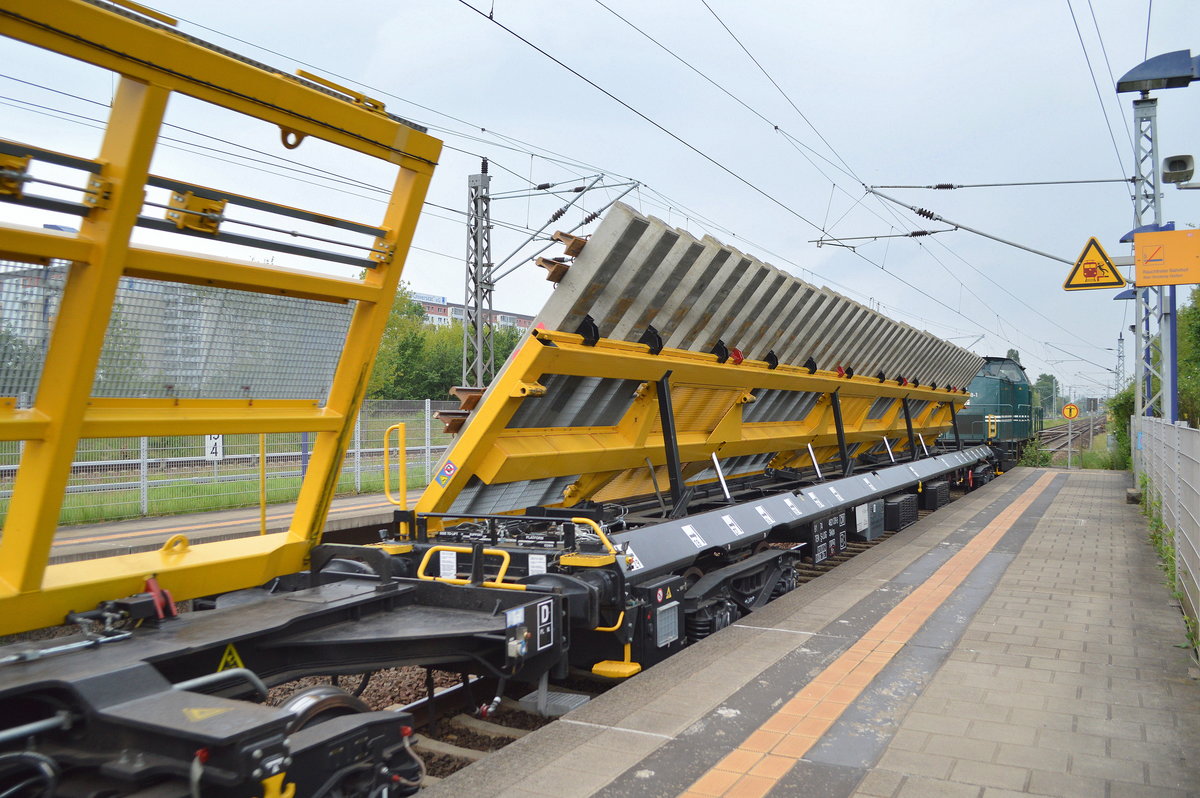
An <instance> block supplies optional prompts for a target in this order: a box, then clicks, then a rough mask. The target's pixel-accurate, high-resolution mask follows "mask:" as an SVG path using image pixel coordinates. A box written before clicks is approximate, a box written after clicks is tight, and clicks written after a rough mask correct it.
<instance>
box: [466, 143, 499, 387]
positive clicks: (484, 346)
mask: <svg viewBox="0 0 1200 798" xmlns="http://www.w3.org/2000/svg"><path fill="white" fill-rule="evenodd" d="M487 171H488V162H487V159H486V158H484V159H483V165H482V167H481V168H480V174H477V175H470V176H469V177H467V270H466V271H467V278H466V291H465V296H464V297H463V361H462V366H463V368H462V380H463V385H464V386H470V387H476V388H485V387H487V384H488V383H489V382H491V380H492V377H493V376H494V373H495V368H496V366H495V360H496V359H495V353H496V348H495V341H494V338H493V336H492V291H493V289H494V288H495V281H494V279H493V275H492V270H493V263H492V198H491V192H490V189H491V183H492V177H491V175H489V174H488V173H487Z"/></svg>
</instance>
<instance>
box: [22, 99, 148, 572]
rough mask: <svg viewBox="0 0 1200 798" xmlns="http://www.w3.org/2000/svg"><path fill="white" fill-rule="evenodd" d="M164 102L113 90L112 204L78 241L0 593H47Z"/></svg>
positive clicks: (109, 139) (108, 145) (105, 148)
mask: <svg viewBox="0 0 1200 798" xmlns="http://www.w3.org/2000/svg"><path fill="white" fill-rule="evenodd" d="M167 96H168V93H167V92H166V91H165V90H164V89H161V88H158V87H156V86H148V85H146V84H145V83H140V82H138V81H135V80H130V79H129V78H122V79H121V82H120V84H119V85H118V87H117V95H116V97H115V98H114V100H113V104H112V112H111V116H110V121H109V125H108V129H107V131H106V134H105V137H104V144H103V145H102V147H101V152H100V157H101V160H102V161H104V162H105V163H106V164H107V165H108V166H107V168H106V169H105V172H104V179H105V180H106V181H108V183H109V185H110V190H109V196H108V198H107V201H106V202H105V203H104V206H105V207H96V208H94V209H93V211H92V213H91V214H90V215H89V216H88V217H87V218H86V219H85V220H84V222H83V228H82V230H81V234H82V237H83V238H85V239H90V240H91V241H93V242H95V243H94V245H93V249H92V253H91V256H90V258H89V261H88V263H87V264H86V265H80V264H76V265H75V266H73V267H72V268H71V269H70V271H69V272H68V274H67V279H66V284H65V286H64V288H63V295H62V300H61V302H60V303H59V310H58V314H57V318H56V319H55V324H54V333H53V335H52V336H51V339H50V347H49V351H48V352H47V355H46V361H45V365H44V367H43V371H42V380H41V383H40V385H39V388H38V393H37V397H36V399H35V402H34V405H35V407H36V408H37V409H38V411H39V412H41V413H44V414H45V416H46V417H47V419H48V423H47V426H46V428H45V432H44V435H43V436H42V437H41V438H39V439H36V440H31V441H29V442H28V444H27V445H26V447H25V452H24V454H23V455H22V457H21V467H20V469H19V470H18V471H17V477H16V480H15V482H14V484H13V497H12V500H11V502H10V504H9V508H8V518H7V520H6V522H5V525H4V534H3V537H2V538H0V590H3V589H4V588H7V589H8V590H11V591H17V592H30V591H36V590H37V589H38V588H39V587H40V586H41V582H42V573H43V571H44V570H45V568H46V562H47V561H48V559H49V556H50V544H51V542H52V541H53V539H54V530H55V529H56V528H57V526H58V511H59V505H60V504H61V502H62V496H63V491H64V490H65V488H66V483H67V475H68V473H69V472H70V468H71V460H72V459H73V458H74V455H75V446H76V442H77V441H78V440H79V435H80V433H81V431H82V426H83V413H84V409H85V407H86V403H87V399H88V395H89V393H90V391H91V387H92V380H93V375H94V374H95V370H96V363H97V361H98V360H99V357H100V348H101V345H102V344H103V342H104V333H105V329H106V328H107V326H108V320H109V315H110V313H111V311H112V304H113V298H114V297H115V295H116V291H117V282H118V280H119V279H120V277H121V270H122V267H123V266H124V262H125V254H126V251H127V249H128V243H129V235H130V231H131V230H132V229H133V225H134V222H135V221H136V219H137V215H138V212H139V211H140V210H141V207H142V201H143V195H142V187H143V186H144V185H145V183H146V175H147V174H148V173H149V168H150V158H151V156H152V155H153V154H154V145H155V143H156V141H157V139H158V130H159V127H160V125H161V124H162V117H163V113H164V112H165V111H166V107H167Z"/></svg>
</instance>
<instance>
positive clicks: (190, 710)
mask: <svg viewBox="0 0 1200 798" xmlns="http://www.w3.org/2000/svg"><path fill="white" fill-rule="evenodd" d="M231 709H233V707H186V708H184V710H183V714H184V717H186V718H187V719H188V720H190V721H192V722H193V723H196V722H197V721H201V720H207V719H208V718H212V717H216V716H217V715H220V714H222V713H225V712H229V711H230V710H231Z"/></svg>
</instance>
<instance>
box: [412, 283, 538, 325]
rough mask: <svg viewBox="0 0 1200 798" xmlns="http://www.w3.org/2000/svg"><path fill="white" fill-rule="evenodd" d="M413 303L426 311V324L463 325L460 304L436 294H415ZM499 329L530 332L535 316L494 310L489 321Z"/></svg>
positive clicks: (462, 310) (462, 312)
mask: <svg viewBox="0 0 1200 798" xmlns="http://www.w3.org/2000/svg"><path fill="white" fill-rule="evenodd" d="M412 297H413V301H415V302H416V303H417V304H418V305H420V306H421V307H422V308H424V309H425V323H426V324H433V325H435V326H445V325H448V324H451V323H453V322H456V321H457V322H459V323H460V324H461V323H462V320H463V314H464V312H465V311H464V309H463V306H462V305H461V304H460V303H457V302H447V301H446V297H444V296H436V295H434V294H420V293H416V292H414V293H413V295H412ZM488 321H490V322H491V323H492V324H494V325H496V326H497V327H515V328H516V329H518V330H528V329H529V328H530V327H531V326H532V325H533V316H525V315H523V314H520V313H513V312H511V311H507V310H493V311H492V316H491V318H490V319H488Z"/></svg>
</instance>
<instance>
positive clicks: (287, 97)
mask: <svg viewBox="0 0 1200 798" xmlns="http://www.w3.org/2000/svg"><path fill="white" fill-rule="evenodd" d="M0 19H3V20H4V25H3V29H4V33H5V35H7V36H11V37H12V38H14V39H20V40H22V41H25V42H28V43H29V44H33V45H36V46H38V47H44V48H46V49H48V50H55V51H57V52H60V53H63V54H65V55H68V56H71V57H72V58H77V59H79V60H80V61H86V62H88V63H91V64H95V65H97V66H100V67H103V68H105V69H111V70H112V71H114V72H118V73H122V74H125V75H127V76H129V77H131V78H135V79H137V80H139V81H142V82H143V83H147V84H153V85H156V86H160V87H162V88H165V89H167V90H169V91H177V92H180V93H181V94H187V95H189V96H191V97H195V98H197V99H200V100H204V101H206V102H210V103H213V104H215V105H220V106H223V107H225V108H229V109H231V110H234V111H238V112H240V113H243V114H247V115H249V116H253V117H257V118H259V119H263V120H266V121H268V122H271V123H272V124H275V125H278V126H279V127H280V129H281V130H283V131H294V132H295V133H297V134H301V135H304V136H315V137H317V138H321V139H325V140H326V141H329V142H332V143H334V144H336V145H338V146H341V147H345V148H347V149H352V150H357V151H358V152H362V153H365V154H367V155H370V156H373V157H375V158H380V159H383V160H386V161H390V162H392V163H396V164H400V165H402V166H404V167H405V168H406V169H411V170H414V171H417V172H422V173H424V174H426V175H428V174H431V173H432V172H433V167H434V165H435V164H436V163H437V159H438V156H439V155H440V153H441V142H440V141H438V140H437V139H435V138H433V137H431V136H428V135H426V134H424V133H421V132H420V131H418V130H415V129H413V128H410V127H408V126H405V125H401V124H398V123H397V122H396V121H395V120H394V119H392V118H391V117H389V116H387V115H386V114H383V113H380V112H379V111H378V110H373V109H371V108H368V107H366V106H364V105H361V104H356V103H355V102H353V97H350V96H349V95H343V94H340V93H336V92H333V91H328V90H323V89H321V88H318V87H315V86H312V85H310V84H308V83H306V82H304V81H302V80H300V79H299V78H295V77H292V76H290V75H283V74H281V73H275V72H272V71H268V70H266V69H263V68H262V67H261V66H259V65H257V64H254V63H253V62H250V61H247V60H242V59H239V58H236V57H234V56H232V55H230V54H228V53H226V52H222V51H219V50H217V49H214V48H209V47H205V46H203V45H202V44H199V43H197V42H195V41H193V40H191V39H189V38H188V37H186V36H184V35H182V34H180V33H178V32H176V31H173V30H170V29H162V28H156V27H152V26H150V25H146V24H143V23H140V22H138V21H135V20H133V19H129V18H127V17H126V16H124V15H122V14H118V13H116V12H115V11H113V10H110V9H108V8H105V7H103V6H100V5H95V4H92V3H88V2H84V0H5V3H4V6H3V7H2V8H0Z"/></svg>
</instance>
